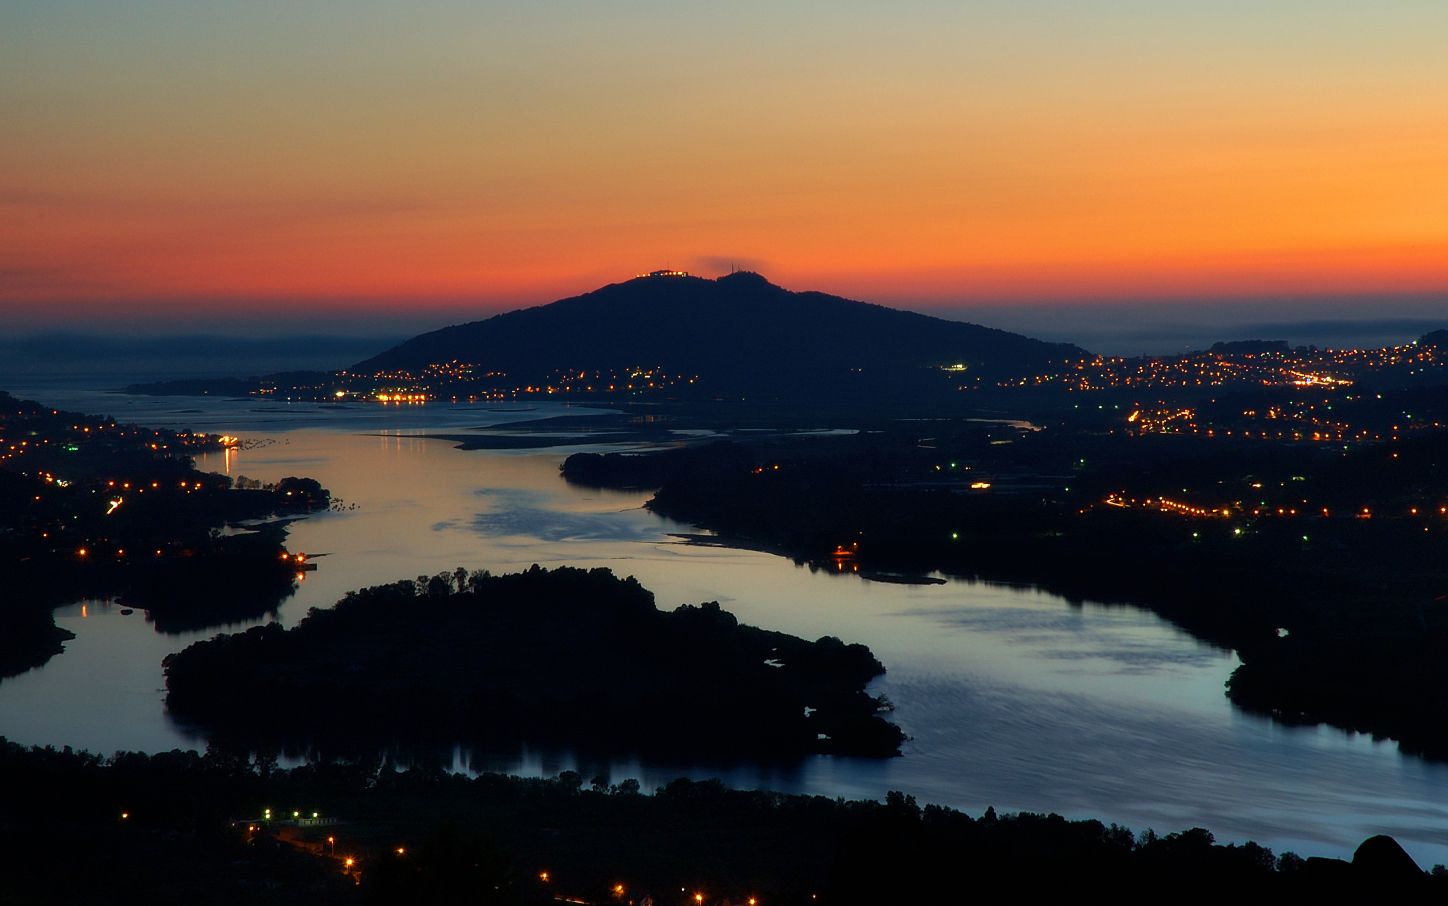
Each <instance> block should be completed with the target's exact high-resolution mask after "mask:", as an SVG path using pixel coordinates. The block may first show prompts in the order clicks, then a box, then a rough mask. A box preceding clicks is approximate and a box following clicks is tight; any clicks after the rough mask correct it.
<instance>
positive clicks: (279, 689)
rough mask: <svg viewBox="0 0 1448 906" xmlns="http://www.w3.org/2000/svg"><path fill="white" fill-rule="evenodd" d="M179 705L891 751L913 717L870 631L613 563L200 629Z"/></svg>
mask: <svg viewBox="0 0 1448 906" xmlns="http://www.w3.org/2000/svg"><path fill="white" fill-rule="evenodd" d="M165 672H166V688H167V696H166V704H167V708H168V709H169V711H170V713H171V714H172V715H173V716H174V717H176V718H178V719H181V720H183V721H186V722H189V723H194V724H196V725H199V726H202V727H204V728H206V729H207V730H208V731H209V732H210V733H211V734H212V735H213V736H214V737H218V738H222V739H225V740H228V741H229V742H231V743H234V744H246V745H252V746H263V747H264V746H281V747H287V748H297V749H305V750H308V751H316V750H321V751H332V752H336V751H357V750H363V751H369V750H375V749H376V748H377V747H378V746H379V745H383V744H388V743H394V742H407V743H413V744H416V743H421V742H426V741H434V742H441V743H449V744H451V743H453V742H458V741H461V742H464V743H467V744H473V745H499V744H509V743H515V742H518V741H527V742H530V743H555V744H567V745H570V746H578V747H582V748H585V749H592V750H601V751H613V752H645V753H652V754H660V753H663V754H682V755H687V756H690V757H694V758H709V757H712V756H721V757H722V756H729V757H748V758H754V759H761V760H772V759H778V758H790V757H794V756H799V755H803V754H807V753H832V754H839V755H861V756H868V757H885V756H891V755H896V754H898V753H899V748H900V744H901V742H902V741H903V740H904V735H903V734H902V733H901V731H900V729H899V728H898V727H896V726H895V725H894V724H892V723H890V722H889V721H888V720H886V719H885V717H884V716H882V715H883V713H884V712H885V711H886V710H887V708H888V705H887V703H886V702H884V701H882V700H881V699H878V698H875V697H873V696H871V695H869V694H868V693H867V692H866V691H865V686H866V684H868V683H869V681H870V680H871V679H873V678H875V677H877V676H880V675H881V674H883V673H884V672H885V668H884V667H883V666H882V665H881V664H880V662H879V661H877V660H876V659H875V658H874V656H873V655H872V654H871V653H870V651H869V649H867V648H866V647H865V646H863V645H858V644H856V645H847V644H845V643H843V642H841V641H840V640H839V639H835V638H831V637H825V638H822V639H819V640H817V641H814V642H810V641H806V640H803V639H799V638H796V637H793V636H789V635H786V634H784V633H780V632H770V631H767V630H763V629H757V628H755V627H752V626H745V625H741V624H740V623H739V622H738V620H736V619H735V618H734V616H733V615H731V614H729V613H728V612H726V611H724V610H722V609H720V607H719V605H718V604H716V603H706V604H701V605H698V606H692V605H684V606H681V607H679V608H677V609H675V610H672V611H663V610H659V609H658V608H656V607H655V606H654V598H653V595H652V594H651V593H650V592H649V591H648V590H647V589H645V588H643V587H642V586H640V585H639V583H638V582H637V581H635V580H634V579H632V578H628V579H620V578H618V577H616V576H614V575H613V574H612V573H611V572H610V571H608V570H606V569H592V570H581V569H574V568H568V567H560V568H558V569H552V570H547V569H542V568H539V567H536V566H535V567H533V568H532V569H529V570H527V571H525V572H522V573H515V574H510V575H492V574H490V573H488V572H486V571H477V572H472V573H469V572H468V571H467V570H465V569H461V568H459V569H458V570H457V572H456V573H453V574H442V575H438V576H434V577H431V578H428V577H421V578H419V579H417V580H415V581H404V582H398V583H395V584H392V585H385V586H378V587H374V588H368V589H364V590H362V591H358V592H354V593H351V594H349V595H348V596H347V597H346V598H344V599H343V600H342V601H340V602H338V604H337V605H336V607H334V608H331V609H328V610H316V609H314V610H312V611H311V612H310V613H309V614H308V616H307V617H306V618H305V619H304V620H302V621H301V622H300V623H299V624H298V625H297V626H296V627H294V628H293V629H290V630H284V629H282V628H281V627H280V626H278V625H276V624H269V625H266V626H259V627H254V628H252V629H248V630H247V631H245V632H242V633H238V634H233V635H225V636H219V637H217V638H215V639H212V640H210V641H204V642H197V643H195V644H193V645H191V646H190V647H188V648H186V649H185V650H183V651H181V652H179V653H177V654H173V655H171V656H169V657H168V658H167V659H166V661H165Z"/></svg>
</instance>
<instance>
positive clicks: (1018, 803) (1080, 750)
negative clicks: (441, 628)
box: [0, 382, 1448, 867]
mask: <svg viewBox="0 0 1448 906" xmlns="http://www.w3.org/2000/svg"><path fill="white" fill-rule="evenodd" d="M7 389H12V390H13V392H16V393H17V394H18V395H21V396H24V397H29V398H35V399H41V400H43V401H45V402H47V403H50V404H52V405H57V406H60V407H62V408H70V409H80V410H84V411H89V412H103V413H109V414H114V415H115V416H117V417H118V418H120V419H122V420H126V421H133V422H137V423H142V424H153V425H165V426H171V427H190V428H197V429H200V430H205V431H216V432H227V433H232V434H239V435H242V436H243V437H245V438H247V439H248V440H249V441H257V442H259V443H256V444H255V445H254V446H251V447H250V448H248V449H245V450H241V451H237V452H233V453H229V454H225V455H222V454H217V455H214V456H210V457H208V458H206V459H205V460H203V461H202V462H201V466H202V467H203V468H207V469H210V470H213V471H218V472H228V473H230V474H231V475H233V476H236V475H246V476H249V477H252V478H258V479H262V480H266V481H273V480H276V479H279V478H282V477H285V476H287V475H309V476H313V477H315V478H317V479H319V480H321V481H322V483H323V484H325V485H326V486H327V487H329V488H331V489H332V491H333V493H334V494H335V495H336V496H337V497H339V498H341V499H342V500H343V501H344V502H345V504H347V506H346V507H344V508H342V509H341V510H340V511H335V512H327V513H321V514H316V515H313V516H311V517H308V518H306V519H303V520H301V521H299V522H297V523H296V524H295V525H294V526H293V528H292V532H291V537H290V540H289V546H290V547H291V549H293V550H303V551H307V552H309V553H312V554H325V555H326V556H325V557H319V558H318V559H317V561H316V562H317V563H318V566H319V568H318V570H317V571H316V572H314V573H309V574H307V576H306V579H305V581H304V582H303V583H302V584H301V587H300V588H299V590H298V592H297V594H296V595H294V596H293V597H291V598H290V599H288V600H287V601H286V603H285V604H284V605H283V606H282V608H281V611H280V613H279V614H278V617H277V618H278V619H280V620H281V621H282V622H283V623H286V624H292V623H295V622H296V621H297V620H299V619H300V618H301V617H303V616H304V615H305V614H306V612H307V610H308V608H311V607H326V606H329V605H330V604H332V603H333V602H335V601H336V600H337V599H338V598H339V597H340V596H341V595H342V594H343V593H344V592H346V591H347V590H349V589H352V588H357V587H361V586H365V585H369V584H376V583H380V582H386V581H391V580H394V579H398V578H403V577H412V576H417V575H420V574H432V573H436V572H438V571H440V570H444V569H452V568H454V567H457V566H459V565H462V566H467V567H469V568H480V567H486V568H488V569H491V570H493V571H494V572H498V571H504V570H511V569H516V568H521V567H527V566H528V565H530V564H533V563H540V564H543V565H554V564H565V563H566V564H575V565H579V566H607V567H609V568H611V569H613V570H614V571H615V572H617V573H619V574H621V575H630V574H631V575H634V576H637V577H638V578H639V580H640V581H642V582H643V584H644V585H645V586H646V587H648V588H650V589H652V590H653V592H654V594H655V596H656V598H657V601H658V603H659V605H660V606H661V607H673V606H676V605H678V604H681V603H686V602H687V603H696V602H700V601H708V600H717V601H719V602H720V603H721V604H723V605H724V606H725V608H726V609H728V610H731V611H733V612H734V613H735V614H737V615H738V616H739V618H740V619H741V620H744V621H745V622H748V623H752V624H755V625H758V626H763V627H766V628H769V629H777V630H782V631H784V632H789V633H794V634H796V635H800V636H804V637H807V638H817V637H819V636H822V635H836V636H839V637H841V638H843V639H845V640H846V641H859V642H864V643H865V644H867V645H869V646H870V647H871V648H872V649H873V650H874V652H875V654H876V655H877V656H878V657H879V658H880V659H881V660H882V661H883V662H884V663H885V665H886V666H887V668H888V669H889V674H888V675H887V676H886V677H884V678H883V679H882V680H880V681H879V682H878V683H877V688H876V690H875V691H877V692H882V693H884V694H886V695H888V696H889V698H890V699H891V701H893V702H894V703H895V705H896V711H895V719H896V720H898V722H899V723H900V725H901V726H902V727H903V728H904V729H905V731H906V732H907V733H908V734H909V735H910V736H911V737H912V739H911V741H910V742H909V743H907V745H906V746H905V753H904V756H903V757H901V758H895V759H890V760H884V761H871V760H861V759H849V758H831V757H816V758H811V759H807V760H805V761H803V762H801V763H798V764H795V765H792V766H790V767H785V768H781V767H778V766H772V767H759V766H750V765H739V764H711V763H696V764H655V763H647V762H640V761H638V760H637V759H628V758H622V759H617V760H614V761H612V762H607V763H598V762H595V761H592V760H581V759H580V758H579V757H578V756H577V755H575V754H574V753H571V752H568V751H534V750H529V751H522V752H519V753H517V754H516V755H514V756H509V757H497V758H494V759H493V760H490V761H478V760H471V759H476V758H477V756H464V755H462V754H461V753H460V754H459V755H458V756H457V759H456V764H457V766H458V767H459V768H460V769H470V770H502V771H508V772H513V773H520V774H526V775H551V774H555V773H557V772H558V771H561V770H567V769H576V770H580V771H582V772H583V773H584V776H585V777H591V776H594V775H595V774H598V773H604V774H607V775H609V776H610V777H611V778H612V779H613V780H614V781H618V780H622V779H624V778H626V777H636V778H639V779H640V780H641V781H642V782H643V784H644V785H645V787H646V788H649V787H652V786H655V785H659V784H662V783H664V782H666V781H667V780H669V779H671V778H673V777H677V776H684V775H687V776H693V777H720V778H722V779H724V780H725V781H726V782H727V783H730V784H732V785H735V786H740V787H762V788H768V789H776V790H783V791H787V792H802V793H817V794H824V795H827V796H831V797H833V796H846V797H852V798H854V797H870V798H880V797H882V796H883V795H884V793H885V791H887V790H894V789H898V790H904V791H906V792H909V793H911V794H913V795H914V796H916V798H917V799H919V800H920V801H921V802H936V803H941V804H946V805H952V806H956V807H960V808H964V809H966V810H968V811H970V812H972V813H976V812H979V811H980V810H982V809H984V808H985V807H986V806H987V805H994V806H995V807H996V808H997V809H1001V810H1009V811H1015V810H1030V811H1055V812H1059V813H1061V814H1064V815H1067V816H1069V817H1097V818H1101V819H1102V820H1105V821H1108V822H1110V821H1115V822H1119V823H1122V824H1126V825H1128V826H1130V827H1133V828H1135V829H1137V830H1140V829H1143V828H1146V827H1152V828H1155V829H1156V830H1157V831H1158V832H1161V833H1166V832H1169V831H1174V830H1181V829H1184V828H1188V827H1192V826H1201V827H1205V828H1208V829H1209V830H1211V831H1213V832H1214V833H1215V834H1216V835H1217V838H1218V839H1219V840H1221V841H1240V840H1245V839H1255V840H1257V841H1259V842H1261V843H1263V844H1265V845H1267V846H1271V847H1272V848H1273V849H1275V850H1277V851H1279V852H1280V851H1282V850H1285V849H1291V850H1293V851H1296V852H1298V853H1300V854H1302V855H1331V856H1345V855H1348V854H1350V853H1351V852H1352V850H1353V848H1354V847H1355V846H1356V845H1357V844H1358V843H1359V842H1360V841H1361V840H1362V839H1363V838H1365V837H1366V836H1368V835H1370V834H1374V833H1389V834H1392V835H1393V836H1395V837H1397V838H1398V840H1399V841H1400V842H1402V843H1403V844H1404V846H1405V847H1407V849H1408V851H1409V852H1410V853H1412V855H1413V856H1414V857H1415V858H1417V859H1418V861H1419V862H1420V863H1421V864H1423V865H1424V867H1427V866H1429V865H1432V864H1434V863H1436V862H1448V804H1445V803H1448V766H1444V765H1437V764H1430V763H1427V762H1424V761H1422V760H1420V759H1417V758H1413V757H1408V756H1404V755H1402V754H1400V753H1399V752H1398V750H1397V747H1396V745H1394V744H1393V743H1391V742H1375V741H1373V740H1372V739H1370V738H1368V737H1365V736H1361V735H1354V734H1347V733H1342V732H1339V731H1336V730H1330V729H1325V728H1288V727H1283V726H1280V725H1276V724H1274V723H1272V722H1270V721H1268V720H1265V719H1262V718H1258V717H1253V716H1250V715H1246V714H1243V713H1241V712H1239V711H1237V710H1235V709H1234V708H1233V707H1232V706H1231V705H1230V703H1229V702H1228V701H1227V699H1226V698H1225V697H1224V695H1223V690H1222V684H1223V681H1224V680H1225V679H1226V678H1227V675H1228V674H1229V673H1230V672H1231V670H1232V668H1233V667H1234V666H1235V665H1236V663H1237V660H1236V658H1235V656H1234V655H1233V654H1232V653H1231V652H1229V651H1223V650H1220V649H1216V648H1213V647H1210V646H1208V645H1204V644H1201V643H1199V642H1197V641H1195V640H1194V639H1193V638H1191V637H1190V636H1188V635H1186V634H1185V633H1183V632H1181V631H1179V630H1177V629H1175V628H1173V627H1172V626H1170V625H1169V624H1167V623H1165V622H1163V621H1162V620H1160V619H1158V618H1156V617H1155V616H1153V615H1151V614H1150V613H1146V612H1144V611H1141V610H1136V609H1132V608H1122V607H1104V606H1096V605H1091V604H1087V605H1085V606H1073V605H1071V604H1069V603H1067V602H1066V601H1064V600H1063V599H1061V598H1058V597H1055V596H1053V595H1048V594H1042V593H1040V592H1037V591H1033V590H1028V589H1019V588H1006V587H999V586H993V585H985V584H980V583H971V582H960V581H952V582H949V583H947V584H944V585H895V584H883V583H876V582H870V581H866V580H862V579H860V578H858V577H856V576H852V575H844V576H840V575H831V574H829V573H825V572H815V571H811V570H810V569H807V568H804V567H800V566H796V565H794V563H792V562H791V561H789V560H787V559H784V558H781V557H778V556H774V555H771V554H766V553H759V552H754V551H740V550H730V549H722V548H710V547H699V546H691V545H687V544H682V543H678V542H677V541H676V540H675V539H674V538H673V537H671V533H676V532H683V531H689V530H690V529H689V527H687V526H682V525H679V524H677V523H671V522H669V521H667V520H664V519H661V518H658V517H656V516H653V515H651V514H650V513H648V512H647V511H645V510H643V509H642V508H641V504H642V503H643V502H644V500H645V499H646V496H647V495H645V494H640V493H614V492H601V491H596V490H587V489H581V488H576V487H572V486H570V485H568V484H567V483H565V482H564V481H563V480H562V479H561V478H560V477H559V474H558V464H559V463H560V462H561V461H562V459H563V457H564V456H566V455H567V454H568V453H569V452H572V451H573V450H575V449H587V448H588V447H586V446H582V445H580V446H579V447H568V448H553V449H548V450H543V451H523V452H518V451H513V452H479V451H472V452H465V451H460V450H457V449H456V448H455V447H454V446H453V445H452V444H450V443H448V442H445V441H439V440H429V439H426V438H422V437H419V436H418V435H419V434H422V433H426V432H430V431H434V432H435V431H440V430H441V431H447V432H449V433H454V434H456V433H462V432H465V431H467V430H469V429H474V428H480V427H486V426H488V425H496V424H499V423H503V422H507V421H517V420H522V419H531V418H538V417H544V416H548V415H558V414H568V413H574V414H579V413H586V412H588V411H589V410H579V409H569V408H568V407H566V406H562V405H557V404H544V405H540V406H537V407H534V408H524V407H489V406H478V405H474V406H468V405H447V404H432V405H428V406H418V407H412V408H397V407H380V406H351V407H341V408H338V407H321V406H317V405H315V404H287V403H269V402H268V403H261V402H255V401H229V400H221V399H210V398H204V399H196V398H147V397H126V396H120V395H115V394H106V393H101V392H99V391H94V390H81V389H74V387H70V388H67V387H63V386H61V385H59V384H48V385H47V384H42V383H36V384H35V385H34V386H26V385H24V383H23V382H12V383H11V385H10V387H9V388H7ZM187 593H188V594H196V595H205V594H206V593H207V590H206V589H205V588H197V589H191V590H187ZM57 620H58V622H59V623H60V624H61V625H63V626H64V627H65V628H67V629H69V630H71V631H72V632H74V633H75V634H76V638H75V639H74V640H73V641H71V642H70V643H68V644H67V646H66V651H65V653H64V654H61V655H59V656H57V657H55V658H54V659H52V660H51V661H50V663H49V664H47V665H46V666H44V667H42V668H40V669H38V670H32V671H30V672H29V673H26V674H24V675H21V676H19V677H15V678H13V679H8V680H4V681H3V682H0V735H3V736H6V737H8V738H10V739H12V740H14V741H16V742H20V743H25V744H38V745H56V746H60V745H69V746H75V747H83V748H87V749H91V750H94V751H99V752H111V751H114V750H117V749H138V750H147V751H161V750H167V749H171V748H176V747H188V748H190V747H201V748H204V746H205V740H204V739H200V738H197V737H196V736H194V735H191V734H189V733H188V732H187V731H186V730H185V729H183V728H181V727H178V726H177V725H175V724H173V723H172V722H171V721H170V720H169V719H168V717H167V715H166V713H165V710H164V707H163V704H162V675H161V667H160V663H161V659H162V658H163V657H164V656H165V655H166V654H167V653H169V652H172V651H176V650H179V649H180V648H182V647H184V646H186V645H187V644H189V643H190V642H191V641H193V640H195V639H197V638H201V637H205V636H208V635H211V634H212V633H210V632H207V633H194V634H189V635H179V636H178V635H170V636H168V635H162V634H159V633H157V632H155V631H154V629H153V627H152V626H151V625H150V624H149V623H147V622H146V621H145V618H144V615H143V614H142V613H139V612H138V613H136V614H133V615H130V616H124V615H122V614H121V613H120V610H119V608H118V607H116V606H114V605H111V604H107V603H105V602H100V601H88V602H84V603H81V604H76V605H74V606H70V607H66V608H64V609H62V610H61V611H59V612H58V614H57Z"/></svg>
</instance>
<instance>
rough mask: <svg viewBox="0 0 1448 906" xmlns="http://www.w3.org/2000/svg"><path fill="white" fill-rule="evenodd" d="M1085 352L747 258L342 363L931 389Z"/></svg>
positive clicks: (723, 385)
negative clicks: (805, 286) (806, 281)
mask: <svg viewBox="0 0 1448 906" xmlns="http://www.w3.org/2000/svg"><path fill="white" fill-rule="evenodd" d="M1084 354H1085V353H1084V352H1083V351H1082V350H1081V349H1079V348H1077V347H1075V346H1070V345H1066V344H1057V343H1045V342H1041V341H1039V340H1033V339H1030V338H1028V337H1024V336H1021V335H1019V334H1014V333H1008V332H1006V331H1003V330H994V329H991V328H987V327H981V326H979V325H976V324H966V323H962V322H959V321H947V320H944V319H942V318H932V317H929V316H927V315H921V314H915V313H913V312H907V311H899V310H897V309H892V308H886V307H884V306H882V305H874V304H870V303H867V302H856V301H853V300H850V299H843V298H840V297H838V296H831V295H826V294H824V293H817V292H791V291H789V290H786V289H784V288H782V287H779V286H776V285H774V284H773V283H770V282H769V281H768V280H766V279H765V278H764V277H762V276H761V275H759V274H756V273H752V272H747V271H741V272H736V273H732V274H729V275H727V276H723V277H719V278H718V279H714V280H710V279H705V278H701V277H693V276H689V275H687V274H684V273H681V272H678V271H657V272H654V273H652V274H646V275H643V276H640V277H637V278H635V279H633V280H628V281H625V282H623V283H614V284H610V285H608V286H604V287H602V288H600V289H597V290H594V291H593V292H590V293H585V294H583V295H581V296H574V297H573V298H569V299H561V300H559V301H557V302H553V303H550V304H548V305H541V306H538V307H536V308H526V309H520V310H518V311H511V312H507V313H505V314H500V315H496V316H494V317H491V318H488V319H486V320H483V321H474V322H472V323H468V324H459V325H457V326H454V327H445V328H443V329H441V330H435V331H432V332H430V333H425V334H421V335H419V336H417V337H414V338H412V339H410V340H408V341H406V342H404V343H402V344H401V345H399V346H396V347H394V348H392V349H389V350H387V351H386V352H383V353H382V354H380V355H377V356H374V357H373V358H370V359H368V360H366V361H364V362H360V363H358V364H357V365H355V366H354V367H353V368H352V369H351V370H352V371H354V372H361V373H376V372H381V371H400V370H405V371H412V372H420V371H421V370H423V369H425V368H426V367H427V366H428V365H430V364H434V363H443V362H450V361H458V362H466V363H472V364H474V365H476V366H478V367H480V368H485V369H487V370H490V371H502V372H507V373H509V374H510V375H513V376H516V377H520V378H528V379H533V378H534V377H535V376H536V377H538V378H540V379H541V377H542V376H544V375H546V374H548V373H552V372H556V371H563V370H568V369H573V370H590V371H591V370H595V369H602V370H608V369H614V370H617V369H621V368H630V367H635V366H641V367H648V368H655V367H657V368H661V369H662V370H664V371H667V372H670V373H673V374H687V375H697V376H698V386H697V388H696V389H698V390H699V391H702V392H705V393H736V392H737V393H749V394H760V393H765V394H770V395H794V394H797V393H800V392H807V393H818V392H821V391H825V390H828V389H830V388H837V387H839V386H840V382H841V381H844V382H845V383H846V384H848V385H849V386H850V387H851V388H856V387H862V386H870V387H873V388H875V389H879V390H884V389H886V388H887V387H888V388H892V389H893V390H905V389H908V388H911V387H914V386H916V385H919V386H921V387H925V386H929V387H935V388H941V387H943V386H944V385H945V383H946V381H947V376H948V377H949V378H951V379H954V380H953V382H952V383H951V386H952V387H954V386H958V385H959V384H961V383H967V382H968V383H975V382H979V381H984V380H994V379H997V378H1000V377H1005V376H1009V375H1019V374H1027V373H1031V372H1034V371H1037V370H1040V369H1043V368H1047V367H1051V366H1054V365H1059V364H1060V362H1061V361H1062V360H1064V359H1068V358H1073V357H1076V356H1081V355H1084ZM943 370H945V372H944V374H943V373H942V371H943ZM852 392H853V391H852Z"/></svg>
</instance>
